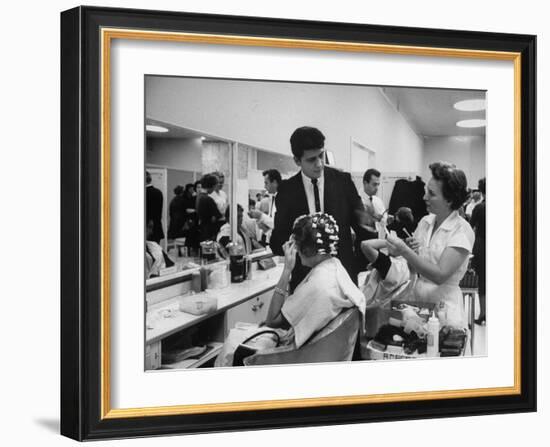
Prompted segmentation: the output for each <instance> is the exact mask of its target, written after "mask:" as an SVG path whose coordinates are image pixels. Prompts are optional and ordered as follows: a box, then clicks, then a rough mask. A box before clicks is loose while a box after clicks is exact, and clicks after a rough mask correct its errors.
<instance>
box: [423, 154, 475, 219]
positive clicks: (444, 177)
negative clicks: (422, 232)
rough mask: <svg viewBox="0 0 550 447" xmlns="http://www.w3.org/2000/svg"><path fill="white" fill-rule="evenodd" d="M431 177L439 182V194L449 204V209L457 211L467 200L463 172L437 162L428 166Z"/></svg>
mask: <svg viewBox="0 0 550 447" xmlns="http://www.w3.org/2000/svg"><path fill="white" fill-rule="evenodd" d="M430 170H431V171H432V177H433V178H434V179H435V180H438V181H440V182H441V186H442V187H441V192H442V194H443V197H444V198H445V200H447V201H448V202H450V204H451V209H453V210H457V209H459V208H460V207H461V206H462V205H463V204H464V202H466V200H467V199H468V196H469V192H468V181H467V180H466V174H464V171H462V170H460V169H458V168H457V167H456V166H455V165H453V164H451V163H447V162H444V161H438V162H436V163H432V164H431V165H430Z"/></svg>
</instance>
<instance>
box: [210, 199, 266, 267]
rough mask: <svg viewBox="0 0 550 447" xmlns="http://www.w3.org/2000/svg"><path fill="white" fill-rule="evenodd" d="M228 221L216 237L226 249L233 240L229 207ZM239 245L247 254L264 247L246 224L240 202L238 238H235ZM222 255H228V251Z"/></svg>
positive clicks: (226, 215)
mask: <svg viewBox="0 0 550 447" xmlns="http://www.w3.org/2000/svg"><path fill="white" fill-rule="evenodd" d="M225 219H226V223H225V224H223V225H222V227H221V228H220V231H219V233H218V235H217V237H216V242H218V244H220V246H221V247H222V248H224V249H225V247H227V244H229V242H232V240H231V224H230V222H231V221H230V215H229V208H228V209H227V211H226V213H225ZM235 242H236V243H237V245H240V246H242V247H243V249H244V252H245V254H250V253H252V251H253V250H255V249H259V248H263V246H262V245H261V244H260V243H259V242H258V240H257V238H256V236H255V234H253V233H252V232H251V231H250V230H249V229H247V228H246V227H245V225H244V209H243V207H242V206H241V205H240V204H237V239H236V240H235ZM222 256H223V257H227V255H226V251H222Z"/></svg>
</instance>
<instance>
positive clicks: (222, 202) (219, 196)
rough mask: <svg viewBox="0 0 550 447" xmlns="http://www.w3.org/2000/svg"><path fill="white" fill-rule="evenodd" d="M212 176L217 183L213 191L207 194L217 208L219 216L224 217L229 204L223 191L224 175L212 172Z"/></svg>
mask: <svg viewBox="0 0 550 447" xmlns="http://www.w3.org/2000/svg"><path fill="white" fill-rule="evenodd" d="M212 175H214V176H215V177H216V178H217V180H218V181H217V183H216V186H215V187H214V190H213V191H212V192H210V193H208V194H209V195H210V197H212V199H214V202H216V206H217V207H218V210H219V211H220V214H221V215H222V216H224V215H225V211H226V210H227V207H228V205H229V202H228V201H227V194H226V193H225V191H224V190H223V185H224V183H225V175H224V174H223V172H220V171H216V172H213V173H212Z"/></svg>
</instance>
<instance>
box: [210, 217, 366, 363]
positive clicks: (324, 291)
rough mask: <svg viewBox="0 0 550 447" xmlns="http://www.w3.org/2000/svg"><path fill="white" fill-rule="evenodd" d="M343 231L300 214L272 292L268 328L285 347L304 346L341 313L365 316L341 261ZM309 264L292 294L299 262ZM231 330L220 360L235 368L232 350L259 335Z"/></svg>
mask: <svg viewBox="0 0 550 447" xmlns="http://www.w3.org/2000/svg"><path fill="white" fill-rule="evenodd" d="M338 233H339V228H338V225H337V224H336V221H335V220H334V218H332V216H330V215H328V214H326V213H315V214H313V215H304V216H300V217H299V218H298V219H296V221H295V222H294V225H293V226H292V236H291V237H290V238H289V240H288V241H287V242H285V244H283V251H284V268H283V272H282V274H281V277H280V278H279V282H278V283H277V286H276V287H275V290H274V292H273V297H272V299H271V302H270V305H269V309H268V312H267V318H266V321H265V326H267V327H268V328H273V329H275V330H276V331H277V332H278V333H279V334H280V340H281V345H292V346H293V347H295V348H300V347H301V346H303V345H304V344H305V343H306V342H307V340H308V339H310V338H311V336H312V335H313V334H315V333H317V332H318V331H319V330H321V329H322V328H323V327H325V326H326V325H327V324H328V323H329V322H330V321H331V320H333V319H334V318H335V317H337V316H338V315H339V314H340V313H341V312H342V311H344V310H346V309H349V308H352V307H357V308H358V309H359V310H360V312H361V314H363V315H364V313H365V297H364V296H363V293H362V292H361V291H360V290H359V289H358V288H357V286H356V285H355V284H354V283H353V281H352V280H351V278H350V276H349V274H348V272H347V271H346V269H345V268H344V267H343V266H342V263H341V262H340V260H339V259H338V258H337V257H336V256H337V254H338V244H339V240H338ZM297 259H300V262H301V263H302V264H303V265H305V266H308V268H309V272H308V274H307V276H306V277H305V278H304V279H303V281H301V282H300V284H299V285H298V287H296V289H295V290H294V292H293V293H291V292H290V289H289V282H290V278H291V275H292V272H293V270H294V266H295V263H296V260H297ZM264 329H266V328H265V327H260V328H251V329H249V330H242V329H240V328H239V329H232V330H231V331H230V333H229V336H228V337H227V339H226V342H225V343H224V347H223V348H222V351H221V353H220V354H219V355H218V358H217V359H216V366H229V365H232V364H233V351H234V349H235V348H236V347H237V346H238V343H240V342H242V341H243V340H244V339H245V338H248V337H249V336H250V335H252V334H253V333H254V331H260V330H264Z"/></svg>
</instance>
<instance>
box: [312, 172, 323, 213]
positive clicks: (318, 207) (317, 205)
mask: <svg viewBox="0 0 550 447" xmlns="http://www.w3.org/2000/svg"><path fill="white" fill-rule="evenodd" d="M311 183H312V184H313V196H314V197H315V212H316V213H320V212H321V200H320V199H319V187H318V186H317V179H316V178H312V179H311Z"/></svg>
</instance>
